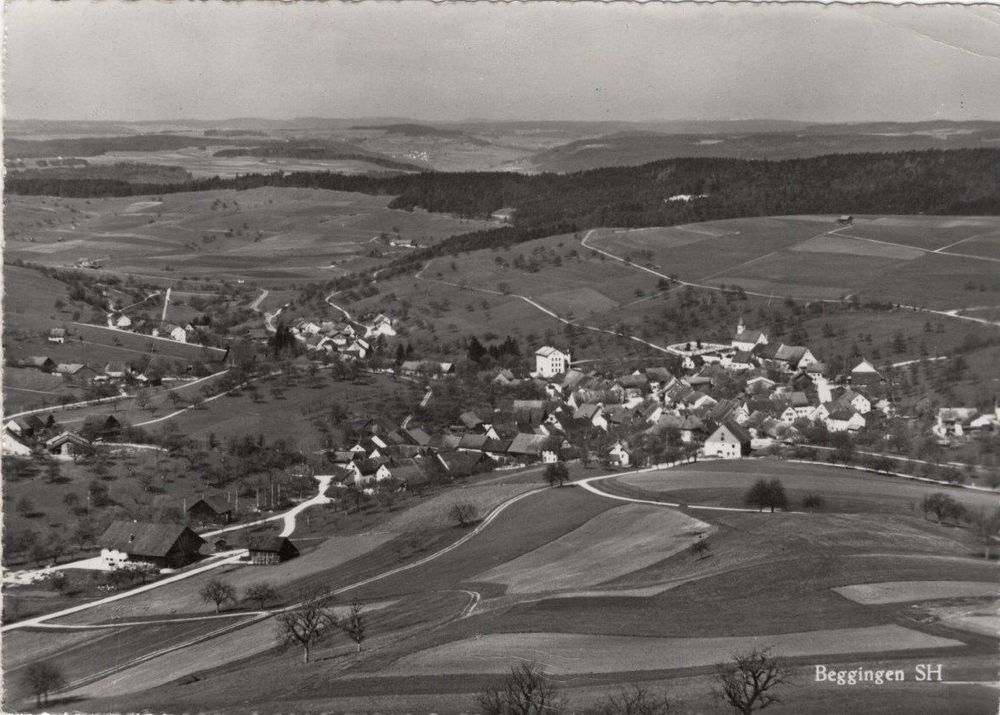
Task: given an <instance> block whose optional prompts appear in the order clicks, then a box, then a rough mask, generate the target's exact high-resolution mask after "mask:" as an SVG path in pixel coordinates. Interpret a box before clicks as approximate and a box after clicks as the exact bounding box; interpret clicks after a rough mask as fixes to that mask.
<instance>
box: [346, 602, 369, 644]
mask: <svg viewBox="0 0 1000 715" xmlns="http://www.w3.org/2000/svg"><path fill="white" fill-rule="evenodd" d="M342 627H343V629H344V633H346V634H347V637H348V638H350V639H351V640H352V641H354V642H355V643H357V645H358V653H360V652H361V643H362V642H363V641H364V639H365V630H366V629H367V628H368V619H367V618H365V615H364V614H363V613H362V612H361V604H360V603H358V602H357V601H354V602H353V603H351V613H350V615H349V616H348V617H347V620H346V621H344V625H343V626H342Z"/></svg>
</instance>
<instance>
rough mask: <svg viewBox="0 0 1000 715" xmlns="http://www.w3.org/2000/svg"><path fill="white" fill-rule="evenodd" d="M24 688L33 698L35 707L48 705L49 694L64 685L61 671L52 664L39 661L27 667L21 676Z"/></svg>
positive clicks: (64, 681) (64, 680)
mask: <svg viewBox="0 0 1000 715" xmlns="http://www.w3.org/2000/svg"><path fill="white" fill-rule="evenodd" d="M22 677H23V680H24V684H25V686H26V687H27V688H28V689H29V690H31V692H32V694H33V695H34V696H35V706H36V707H41V706H42V704H43V702H44V704H46V705H48V703H49V692H51V691H53V690H58V689H59V688H61V687H62V686H63V685H65V683H66V679H65V678H64V677H63V674H62V671H61V670H59V668H58V667H57V666H55V665H54V664H52V663H48V662H44V661H39V662H36V663H32V664H31V665H29V666H28V667H27V668H26V669H25V671H24V675H23V676H22Z"/></svg>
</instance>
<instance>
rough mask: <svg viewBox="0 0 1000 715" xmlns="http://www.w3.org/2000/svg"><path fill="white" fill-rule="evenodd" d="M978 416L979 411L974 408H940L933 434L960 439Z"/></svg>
mask: <svg viewBox="0 0 1000 715" xmlns="http://www.w3.org/2000/svg"><path fill="white" fill-rule="evenodd" d="M978 416H979V410H977V409H976V408H974V407H942V408H941V409H939V410H938V413H937V423H936V424H935V425H934V428H933V432H934V433H935V434H937V435H939V436H941V437H962V436H964V435H965V433H966V432H967V431H968V430H969V429H970V428H971V425H972V421H973V420H974V419H975V418H976V417H978Z"/></svg>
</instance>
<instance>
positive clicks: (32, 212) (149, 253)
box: [5, 188, 493, 279]
mask: <svg viewBox="0 0 1000 715" xmlns="http://www.w3.org/2000/svg"><path fill="white" fill-rule="evenodd" d="M391 200H392V197H388V196H368V195H365V194H351V193H344V192H337V191H321V190H313V189H278V188H261V189H253V190H248V191H205V192H191V193H178V194H166V195H164V196H162V197H156V198H153V199H149V200H143V199H136V198H135V197H124V198H107V199H89V200H86V201H84V200H82V199H79V200H78V199H46V198H45V197H34V196H14V197H10V198H9V201H8V202H7V204H6V207H5V224H6V225H7V226H8V231H10V232H11V233H12V238H11V239H10V240H9V241H8V244H7V255H8V256H9V257H10V258H11V259H14V258H23V259H25V260H31V261H36V262H41V263H44V264H46V265H52V266H62V267H69V266H72V265H73V264H74V263H75V262H76V261H77V260H79V259H83V258H90V259H98V260H99V261H100V262H101V264H102V265H103V266H104V268H106V269H110V270H113V271H119V272H131V273H137V274H143V275H154V276H169V277H174V278H176V277H181V276H210V277H212V278H218V277H223V278H239V277H244V276H252V275H253V273H254V271H259V270H267V271H269V272H271V273H273V274H274V275H275V276H276V277H281V276H282V275H284V273H287V274H288V275H289V276H293V275H294V276H299V275H301V276H307V277H308V276H311V277H314V278H324V279H326V278H329V277H331V274H330V270H329V267H330V263H331V261H332V260H333V259H335V258H337V257H338V256H340V257H343V255H344V252H345V250H346V252H347V253H348V254H356V255H359V256H360V255H365V254H367V253H368V252H369V251H370V250H371V249H372V248H380V250H384V249H386V247H387V244H386V243H385V242H380V243H379V244H378V245H376V241H378V240H379V237H380V236H382V235H383V234H385V235H386V236H390V235H395V234H396V233H397V232H398V233H399V235H400V236H402V237H405V238H410V239H414V240H416V241H417V242H419V243H420V244H422V245H427V244H432V243H435V242H436V241H438V240H440V239H441V238H443V237H447V236H452V235H455V234H458V233H466V232H470V231H476V230H480V229H483V228H487V227H490V226H492V225H493V224H491V223H490V222H487V221H476V220H472V219H462V218H457V217H454V216H450V215H446V214H432V213H428V212H426V211H399V210H395V209H390V208H388V204H389V202H390V201H391Z"/></svg>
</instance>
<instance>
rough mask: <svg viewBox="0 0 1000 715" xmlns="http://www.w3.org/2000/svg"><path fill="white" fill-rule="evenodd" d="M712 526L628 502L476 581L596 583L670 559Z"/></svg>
mask: <svg viewBox="0 0 1000 715" xmlns="http://www.w3.org/2000/svg"><path fill="white" fill-rule="evenodd" d="M712 530H713V529H712V527H711V526H710V525H709V524H706V523H705V522H703V521H699V520H697V519H694V518H692V517H689V516H686V515H685V514H682V513H680V512H679V511H675V510H673V509H666V508H660V507H655V506H645V505H642V504H627V505H623V506H619V507H615V508H614V509H610V510H608V511H606V512H603V513H602V514H599V515H598V516H595V517H594V518H593V519H591V520H590V521H588V522H587V523H586V524H584V525H583V526H581V527H579V528H577V529H574V530H573V531H571V532H569V533H568V534H566V535H565V536H563V537H561V538H559V539H556V540H555V541H552V542H550V543H548V544H546V545H545V546H542V547H541V548H539V549H535V550H534V551H532V552H530V553H527V554H525V555H523V556H520V557H518V558H516V559H513V560H512V561H508V562H507V563H505V564H502V565H500V566H498V567H496V568H493V569H490V570H489V571H487V572H485V573H482V574H480V575H479V576H477V577H475V579H474V580H476V581H491V582H497V583H502V584H505V585H506V586H507V591H508V593H535V592H539V591H555V590H562V589H574V588H583V587H586V586H593V585H595V584H598V583H601V582H603V581H608V580H610V579H613V578H617V577H619V576H622V575H624V574H626V573H630V572H632V571H636V570H638V569H641V568H643V567H645V566H648V565H650V564H653V563H656V562H657V561H661V560H663V559H665V558H668V557H670V556H672V555H673V554H675V553H677V552H679V551H681V550H682V549H684V548H686V547H687V546H688V545H690V544H691V543H692V542H694V541H696V540H697V539H698V535H699V534H704V533H707V532H710V531H712Z"/></svg>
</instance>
